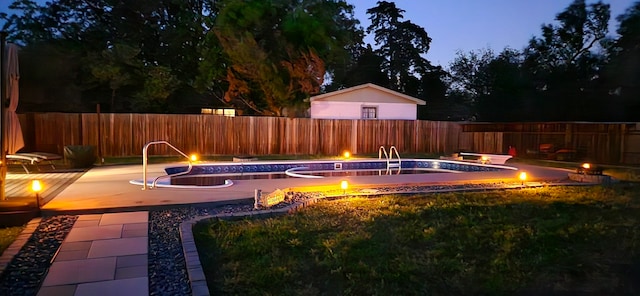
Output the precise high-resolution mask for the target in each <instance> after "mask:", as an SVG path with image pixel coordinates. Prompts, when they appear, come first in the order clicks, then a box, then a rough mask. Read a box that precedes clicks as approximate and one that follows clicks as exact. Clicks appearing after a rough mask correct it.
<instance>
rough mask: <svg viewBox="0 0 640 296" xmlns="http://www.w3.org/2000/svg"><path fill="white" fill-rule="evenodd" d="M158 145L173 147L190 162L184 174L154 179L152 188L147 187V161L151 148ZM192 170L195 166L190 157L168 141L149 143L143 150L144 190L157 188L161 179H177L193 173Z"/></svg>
mask: <svg viewBox="0 0 640 296" xmlns="http://www.w3.org/2000/svg"><path fill="white" fill-rule="evenodd" d="M158 144H165V145H167V146H169V147H171V149H173V150H175V151H176V152H178V153H180V154H181V155H182V156H184V157H186V158H187V160H188V161H189V167H188V168H187V170H186V171H184V172H179V173H175V174H171V175H164V176H159V177H157V178H155V179H153V183H151V186H148V185H147V160H148V157H147V150H149V146H151V145H158ZM192 168H193V164H192V163H191V158H189V156H188V155H186V154H185V153H184V152H182V151H180V149H178V148H176V147H174V146H173V145H171V144H169V142H167V141H153V142H149V143H147V144H146V145H144V147H143V148H142V190H146V189H147V188H149V189H151V188H154V187H156V184H157V183H158V180H160V179H161V178H171V177H175V176H180V175H186V174H188V173H190V172H191V169H192Z"/></svg>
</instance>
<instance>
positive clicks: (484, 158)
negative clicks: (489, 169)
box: [480, 155, 489, 164]
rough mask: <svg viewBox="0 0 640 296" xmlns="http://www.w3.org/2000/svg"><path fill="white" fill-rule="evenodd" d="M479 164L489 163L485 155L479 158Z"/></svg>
mask: <svg viewBox="0 0 640 296" xmlns="http://www.w3.org/2000/svg"><path fill="white" fill-rule="evenodd" d="M480 162H481V163H483V164H485V163H487V162H489V157H488V156H486V155H483V156H481V157H480Z"/></svg>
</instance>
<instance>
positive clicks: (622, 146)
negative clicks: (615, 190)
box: [462, 122, 640, 164]
mask: <svg viewBox="0 0 640 296" xmlns="http://www.w3.org/2000/svg"><path fill="white" fill-rule="evenodd" d="M462 125H463V128H462V129H463V131H464V132H465V133H466V132H473V133H475V132H486V133H488V132H492V131H494V132H495V131H500V132H501V133H502V137H503V143H504V145H506V146H507V147H508V146H513V147H515V148H516V149H517V151H518V152H519V156H524V157H526V156H527V154H526V152H527V151H536V150H538V149H539V147H540V145H541V144H546V145H552V146H553V147H555V148H554V149H556V150H559V149H565V150H570V151H575V153H576V155H577V159H584V160H587V161H592V162H599V163H610V164H640V123H600V122H542V123H540V122H525V123H522V122H518V123H464V124H462Z"/></svg>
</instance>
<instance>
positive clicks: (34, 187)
mask: <svg viewBox="0 0 640 296" xmlns="http://www.w3.org/2000/svg"><path fill="white" fill-rule="evenodd" d="M31 191H33V193H35V194H36V206H37V207H38V209H40V191H42V183H41V182H40V180H33V181H31Z"/></svg>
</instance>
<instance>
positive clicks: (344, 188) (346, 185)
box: [340, 181, 349, 195]
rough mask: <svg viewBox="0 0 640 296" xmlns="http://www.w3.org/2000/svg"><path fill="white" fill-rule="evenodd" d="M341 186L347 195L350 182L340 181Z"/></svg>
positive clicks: (343, 193)
mask: <svg viewBox="0 0 640 296" xmlns="http://www.w3.org/2000/svg"><path fill="white" fill-rule="evenodd" d="M340 188H342V195H347V188H349V182H347V181H342V182H340Z"/></svg>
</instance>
